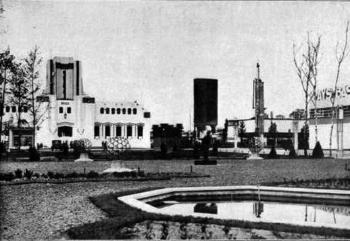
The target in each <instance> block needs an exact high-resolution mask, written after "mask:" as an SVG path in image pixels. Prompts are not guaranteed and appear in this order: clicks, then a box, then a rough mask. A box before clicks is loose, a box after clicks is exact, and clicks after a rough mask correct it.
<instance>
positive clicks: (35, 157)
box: [29, 147, 40, 162]
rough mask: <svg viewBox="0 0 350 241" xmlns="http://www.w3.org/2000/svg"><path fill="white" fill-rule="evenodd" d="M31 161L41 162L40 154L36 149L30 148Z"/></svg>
mask: <svg viewBox="0 0 350 241" xmlns="http://www.w3.org/2000/svg"><path fill="white" fill-rule="evenodd" d="M29 160H30V161H32V162H36V161H40V153H39V152H38V150H37V149H36V148H35V147H30V148H29Z"/></svg>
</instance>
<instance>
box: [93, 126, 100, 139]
mask: <svg viewBox="0 0 350 241" xmlns="http://www.w3.org/2000/svg"><path fill="white" fill-rule="evenodd" d="M94 135H95V137H98V136H100V127H99V126H95V130H94Z"/></svg>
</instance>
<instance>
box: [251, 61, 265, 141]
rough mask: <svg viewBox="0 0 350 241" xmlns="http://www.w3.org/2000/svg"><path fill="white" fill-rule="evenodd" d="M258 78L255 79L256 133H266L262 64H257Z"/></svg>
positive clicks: (258, 134)
mask: <svg viewBox="0 0 350 241" xmlns="http://www.w3.org/2000/svg"><path fill="white" fill-rule="evenodd" d="M256 68H257V72H258V73H257V78H255V79H254V80H253V109H255V133H256V135H257V136H262V135H264V115H265V107H264V82H262V81H261V79H260V65H259V63H257V64H256Z"/></svg>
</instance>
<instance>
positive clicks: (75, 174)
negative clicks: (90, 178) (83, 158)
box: [66, 172, 79, 178]
mask: <svg viewBox="0 0 350 241" xmlns="http://www.w3.org/2000/svg"><path fill="white" fill-rule="evenodd" d="M66 177H67V178H77V177H79V175H78V173H76V172H72V173H68V174H67V175H66Z"/></svg>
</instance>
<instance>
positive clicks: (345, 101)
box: [316, 84, 350, 108]
mask: <svg viewBox="0 0 350 241" xmlns="http://www.w3.org/2000/svg"><path fill="white" fill-rule="evenodd" d="M334 97H335V105H336V106H337V105H350V84H348V85H343V86H339V87H338V88H337V89H336V91H334V90H333V89H332V88H325V89H322V90H320V91H318V92H317V95H316V99H317V107H318V108H322V107H330V106H331V105H332V103H331V100H332V98H334Z"/></svg>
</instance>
